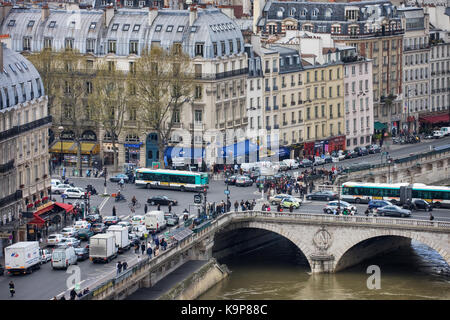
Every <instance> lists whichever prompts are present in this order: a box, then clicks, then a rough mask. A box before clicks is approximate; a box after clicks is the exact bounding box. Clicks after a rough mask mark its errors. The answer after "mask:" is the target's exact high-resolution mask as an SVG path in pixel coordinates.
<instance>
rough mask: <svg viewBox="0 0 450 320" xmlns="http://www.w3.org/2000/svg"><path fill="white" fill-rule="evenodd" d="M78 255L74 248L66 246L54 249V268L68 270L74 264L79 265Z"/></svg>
mask: <svg viewBox="0 0 450 320" xmlns="http://www.w3.org/2000/svg"><path fill="white" fill-rule="evenodd" d="M77 263H78V262H77V254H76V253H75V249H74V248H73V247H69V246H64V247H59V248H56V249H53V251H52V268H53V269H67V268H68V267H69V266H70V265H72V264H77Z"/></svg>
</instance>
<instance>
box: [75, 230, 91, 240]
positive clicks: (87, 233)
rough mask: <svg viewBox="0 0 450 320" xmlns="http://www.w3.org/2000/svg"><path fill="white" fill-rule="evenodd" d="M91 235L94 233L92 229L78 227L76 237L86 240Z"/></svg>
mask: <svg viewBox="0 0 450 320" xmlns="http://www.w3.org/2000/svg"><path fill="white" fill-rule="evenodd" d="M93 235H95V233H94V231H93V230H92V229H78V239H80V240H86V241H88V240H89V239H90V238H91V237H92V236H93Z"/></svg>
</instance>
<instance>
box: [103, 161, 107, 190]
mask: <svg viewBox="0 0 450 320" xmlns="http://www.w3.org/2000/svg"><path fill="white" fill-rule="evenodd" d="M104 173H105V183H104V184H103V186H104V187H105V192H103V195H104V196H107V195H108V193H107V192H106V176H107V174H108V168H106V167H105V168H104Z"/></svg>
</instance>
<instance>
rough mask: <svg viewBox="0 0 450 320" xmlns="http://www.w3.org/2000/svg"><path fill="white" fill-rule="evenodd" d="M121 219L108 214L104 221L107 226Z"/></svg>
mask: <svg viewBox="0 0 450 320" xmlns="http://www.w3.org/2000/svg"><path fill="white" fill-rule="evenodd" d="M119 221H120V218H119V217H116V216H107V217H105V218H103V223H104V224H105V226H108V227H109V226H112V225H114V224H118V223H119Z"/></svg>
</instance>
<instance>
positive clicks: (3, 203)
mask: <svg viewBox="0 0 450 320" xmlns="http://www.w3.org/2000/svg"><path fill="white" fill-rule="evenodd" d="M20 199H22V190H16V192H14V193H12V194H10V195H9V196H6V197H3V198H1V199H0V208H1V207H4V206H7V205H8V204H10V203H12V202H14V201H17V200H20Z"/></svg>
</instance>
